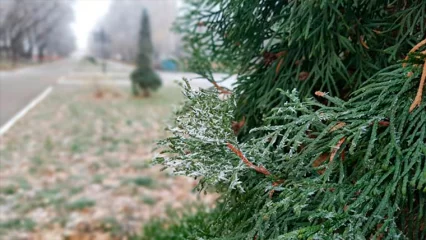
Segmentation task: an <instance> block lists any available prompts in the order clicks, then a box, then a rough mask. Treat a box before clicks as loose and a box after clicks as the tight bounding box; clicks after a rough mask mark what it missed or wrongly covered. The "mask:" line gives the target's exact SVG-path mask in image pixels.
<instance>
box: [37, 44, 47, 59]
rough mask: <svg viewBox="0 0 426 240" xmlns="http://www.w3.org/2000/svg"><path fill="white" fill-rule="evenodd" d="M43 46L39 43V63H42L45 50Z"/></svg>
mask: <svg viewBox="0 0 426 240" xmlns="http://www.w3.org/2000/svg"><path fill="white" fill-rule="evenodd" d="M45 48H46V47H45V46H44V45H41V46H40V47H39V48H38V62H39V63H43V61H44V50H45Z"/></svg>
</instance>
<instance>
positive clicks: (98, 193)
mask: <svg viewBox="0 0 426 240" xmlns="http://www.w3.org/2000/svg"><path fill="white" fill-rule="evenodd" d="M181 99H182V96H181V93H180V90H179V89H178V88H176V87H164V88H162V89H161V90H160V91H159V92H157V93H155V94H153V96H152V97H151V98H149V99H136V98H132V97H130V96H129V90H128V89H123V88H116V87H99V86H98V87H96V88H94V87H79V88H75V87H64V86H58V87H56V88H55V89H54V91H53V93H52V94H51V95H50V96H49V97H48V98H47V99H45V100H44V101H43V102H42V103H41V104H39V105H38V106H37V107H36V108H35V109H33V110H31V111H30V112H29V113H28V114H27V115H26V116H25V117H24V118H23V119H21V120H20V121H19V122H18V123H17V124H16V125H15V126H14V127H13V128H12V129H10V130H9V132H7V133H6V134H5V135H4V136H3V137H2V139H1V141H0V166H1V168H0V236H3V238H4V239H15V238H16V239H18V238H24V239H26V238H31V239H63V238H64V237H67V239H86V238H85V237H87V239H125V237H126V236H129V235H131V234H139V233H140V232H139V231H140V230H141V226H142V225H143V223H144V222H147V221H149V220H150V219H153V218H155V217H165V216H166V212H167V211H169V210H170V209H175V208H181V207H183V206H185V205H187V204H193V203H194V202H195V201H196V202H204V203H208V202H209V203H210V202H212V201H213V199H212V198H213V197H211V196H208V195H207V196H206V197H202V199H201V196H199V195H198V194H197V193H194V192H193V191H192V189H193V187H194V185H195V182H194V181H193V180H191V179H188V178H184V177H173V176H171V175H170V174H168V173H167V172H160V171H159V169H160V168H159V167H151V166H150V163H149V162H150V160H151V159H152V157H153V155H154V154H153V152H152V149H153V147H154V143H153V142H154V141H155V140H157V139H161V138H163V137H165V136H166V133H165V131H164V128H165V126H166V124H165V122H166V121H167V119H168V118H169V117H170V116H171V114H172V109H173V105H175V104H178V103H179V102H180V101H181ZM0 239H1V237H0Z"/></svg>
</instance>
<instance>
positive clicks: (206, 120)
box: [150, 0, 426, 240]
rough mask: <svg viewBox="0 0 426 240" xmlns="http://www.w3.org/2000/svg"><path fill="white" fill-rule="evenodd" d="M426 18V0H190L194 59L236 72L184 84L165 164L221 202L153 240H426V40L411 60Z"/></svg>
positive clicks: (206, 72)
mask: <svg viewBox="0 0 426 240" xmlns="http://www.w3.org/2000/svg"><path fill="white" fill-rule="evenodd" d="M424 19H426V2H425V1H420V0H417V1H416V0H413V1H379V0H377V1H363V0H358V1H356V0H355V1H343V0H334V1H331V0H315V1H275V0H263V1H260V0H259V1H249V0H243V1H230V0H216V1H207V0H205V1H190V4H189V9H188V14H187V15H186V16H185V17H183V18H182V19H181V20H180V21H181V22H179V23H178V29H179V30H180V31H181V32H183V33H184V34H185V37H184V40H185V42H186V47H187V48H188V50H189V51H190V52H191V53H192V55H191V58H192V59H190V63H191V64H190V66H192V67H193V68H194V70H196V71H198V72H200V74H202V75H203V76H204V77H207V78H209V80H210V81H214V79H213V78H211V76H212V74H211V72H212V71H211V65H212V64H211V63H216V64H219V65H220V66H222V67H223V68H224V69H228V70H229V71H231V72H233V73H237V74H238V79H237V83H236V84H235V88H234V93H233V94H232V95H231V96H227V97H225V98H223V97H222V95H220V94H219V92H218V91H217V90H200V91H194V90H192V89H191V88H190V87H189V85H188V84H187V85H186V86H185V87H184V94H185V96H186V101H185V103H184V105H183V106H182V108H181V109H179V110H178V111H177V112H176V114H175V118H174V124H173V125H172V126H171V127H169V128H168V130H169V131H170V133H171V136H170V137H169V138H167V139H164V140H162V141H160V142H159V147H160V149H162V150H163V152H162V153H163V155H161V156H160V157H158V158H157V159H156V163H160V164H163V165H164V166H165V167H167V168H170V169H172V170H173V172H174V173H175V174H178V175H186V176H190V177H194V178H198V179H200V184H199V186H198V189H199V190H202V189H204V188H207V187H208V188H214V189H215V190H217V191H218V192H219V193H221V194H222V197H221V198H220V199H219V201H218V203H217V206H216V208H215V209H214V211H213V213H209V214H204V213H202V212H201V213H200V215H195V216H193V218H197V217H198V216H203V217H204V218H203V221H200V222H192V221H189V222H188V219H191V218H183V219H182V223H181V224H180V223H178V222H175V223H174V224H173V225H172V227H169V228H168V229H167V231H158V232H155V231H154V230H155V228H154V229H151V232H150V234H151V236H154V237H152V239H157V238H156V237H155V236H166V235H167V234H168V235H167V236H169V237H170V239H173V238H172V236H179V234H181V233H182V232H185V231H189V232H191V235H190V236H191V237H193V238H194V239H258V240H259V239H425V238H426V226H425V222H426V206H425V205H426V111H425V109H426V100H424V99H423V101H422V102H421V103H420V105H419V106H417V107H416V108H414V110H413V111H411V112H410V110H409V109H410V106H411V104H412V102H413V99H414V98H415V97H416V93H417V90H418V87H419V82H420V78H421V75H422V68H421V67H419V65H420V66H421V65H423V64H424V62H425V55H424V53H420V52H422V51H425V50H426V46H423V47H421V48H420V49H419V51H417V52H418V53H412V54H410V55H409V58H408V60H407V61H406V63H407V66H406V67H403V65H402V62H401V60H402V59H403V57H404V56H405V55H406V54H407V53H408V51H409V50H410V49H411V48H412V47H413V45H414V44H416V43H418V42H420V41H421V40H423V38H424V37H425V36H426V29H425V27H426V25H425V24H424ZM425 74H426V73H425ZM421 90H422V89H421ZM421 90H420V91H421ZM243 117H244V118H245V126H244V129H243V130H242V131H240V133H239V134H238V136H236V134H235V129H232V128H231V126H233V124H232V122H233V121H240V120H241V119H243ZM259 169H265V170H266V169H267V171H263V173H262V171H261V170H259ZM268 173H270V174H268ZM186 224H188V225H189V226H188V225H186ZM157 227H158V228H160V229H161V225H158V226H157ZM163 229H164V228H163ZM200 229H203V230H202V231H200ZM155 234H157V235H155ZM165 234H166V235H165ZM158 239H161V238H158ZM176 239H180V238H176Z"/></svg>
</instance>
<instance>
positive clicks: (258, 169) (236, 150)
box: [226, 143, 271, 176]
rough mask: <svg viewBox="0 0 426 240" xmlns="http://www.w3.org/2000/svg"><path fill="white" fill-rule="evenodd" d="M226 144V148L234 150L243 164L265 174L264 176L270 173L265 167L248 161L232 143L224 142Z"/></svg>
mask: <svg viewBox="0 0 426 240" xmlns="http://www.w3.org/2000/svg"><path fill="white" fill-rule="evenodd" d="M226 145H227V146H228V148H229V149H230V150H231V151H232V152H234V153H235V154H237V156H238V157H239V158H240V159H241V160H242V161H243V163H244V164H245V165H247V167H249V168H251V169H254V170H255V171H256V172H259V173H262V174H265V175H266V176H268V175H271V173H270V172H269V171H268V169H266V168H265V167H263V166H256V165H254V164H253V163H252V162H250V161H249V160H248V159H247V158H246V157H245V156H244V154H243V153H242V152H241V151H240V150H239V149H237V148H236V147H234V145H232V144H230V143H226Z"/></svg>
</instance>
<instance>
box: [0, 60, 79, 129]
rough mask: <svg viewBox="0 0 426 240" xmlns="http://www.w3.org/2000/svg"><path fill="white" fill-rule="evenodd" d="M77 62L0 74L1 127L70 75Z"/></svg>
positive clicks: (51, 64) (66, 61)
mask: <svg viewBox="0 0 426 240" xmlns="http://www.w3.org/2000/svg"><path fill="white" fill-rule="evenodd" d="M74 66H75V60H69V59H66V60H60V61H57V62H53V63H46V64H42V65H39V66H32V67H26V68H22V69H17V70H14V71H2V72H0V126H3V125H4V124H5V123H6V122H7V121H9V119H11V118H12V117H13V116H14V115H15V114H16V113H18V112H19V111H20V110H21V109H23V108H24V107H25V106H26V105H28V103H29V102H31V101H32V100H33V99H35V98H36V97H37V96H38V95H39V94H40V93H42V92H43V91H44V90H45V89H46V88H47V87H49V86H50V85H53V84H55V83H56V81H57V80H58V78H60V77H61V76H63V75H66V74H68V73H69V72H70V71H71V70H72V69H73V67H74Z"/></svg>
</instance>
